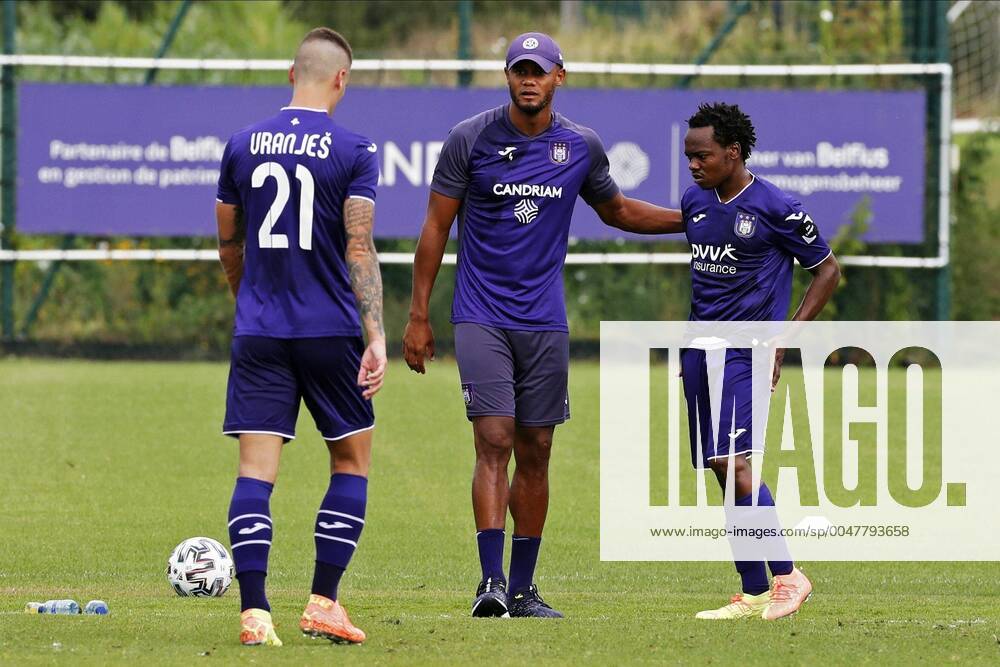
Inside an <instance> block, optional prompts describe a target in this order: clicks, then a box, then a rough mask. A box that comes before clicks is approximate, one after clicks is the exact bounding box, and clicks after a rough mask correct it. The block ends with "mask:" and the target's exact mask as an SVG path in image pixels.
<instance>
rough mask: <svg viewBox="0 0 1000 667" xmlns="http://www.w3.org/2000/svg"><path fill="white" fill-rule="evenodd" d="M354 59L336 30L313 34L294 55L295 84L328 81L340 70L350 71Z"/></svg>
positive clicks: (317, 29)
mask: <svg viewBox="0 0 1000 667" xmlns="http://www.w3.org/2000/svg"><path fill="white" fill-rule="evenodd" d="M352 59H353V56H352V53H351V45H350V44H348V43H347V40H346V39H344V37H343V36H342V35H341V34H340V33H338V32H337V31H336V30H331V29H330V28H315V29H313V30H310V31H309V34H307V35H306V36H305V39H303V40H302V43H301V44H299V49H298V51H296V52H295V64H294V68H295V82H296V84H305V85H309V84H315V83H323V82H325V81H329V80H330V79H332V78H334V77H335V76H336V75H337V73H338V72H340V71H341V70H345V69H350V68H351V61H352Z"/></svg>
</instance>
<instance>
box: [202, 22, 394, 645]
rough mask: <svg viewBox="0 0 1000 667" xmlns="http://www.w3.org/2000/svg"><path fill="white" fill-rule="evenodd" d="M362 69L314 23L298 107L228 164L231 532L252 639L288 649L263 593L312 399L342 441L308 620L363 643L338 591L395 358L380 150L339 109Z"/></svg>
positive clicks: (233, 151) (229, 156) (234, 141)
mask: <svg viewBox="0 0 1000 667" xmlns="http://www.w3.org/2000/svg"><path fill="white" fill-rule="evenodd" d="M350 67H351V47H350V45H349V44H348V43H347V40H345V39H344V38H343V37H342V36H341V35H340V34H338V33H337V32H335V31H333V30H330V29H329V28H316V29H315V30H312V31H310V32H309V34H307V35H306V36H305V39H303V40H302V43H301V44H300V45H299V48H298V51H297V52H296V54H295V62H294V64H293V65H292V68H291V70H290V71H289V74H288V77H289V80H290V82H291V83H292V84H293V86H294V89H293V93H292V100H291V102H290V103H289V105H288V106H286V107H284V108H282V109H281V110H280V111H278V113H277V114H275V115H273V116H271V117H270V118H267V119H266V120H263V121H261V122H259V123H256V124H254V125H251V126H250V127H247V128H245V129H243V130H240V131H239V132H237V133H236V134H234V135H233V136H232V138H231V139H230V140H229V143H228V144H227V145H226V149H225V153H224V155H223V158H222V166H221V173H220V176H219V189H218V204H217V205H216V215H217V218H218V226H219V254H220V257H221V259H222V263H223V266H224V268H225V271H226V277H227V279H228V281H229V285H230V287H231V289H232V292H233V294H234V295H235V297H236V324H235V329H234V331H233V344H232V360H231V365H230V371H229V387H228V390H227V394H226V418H225V424H224V426H223V432H224V433H225V434H227V435H231V436H233V437H237V438H239V446H240V459H239V476H238V478H237V480H236V488H235V489H234V491H233V496H232V502H231V504H230V506H229V537H230V541H231V546H232V551H233V559H234V560H235V563H236V576H237V579H238V580H239V585H240V599H241V604H242V610H243V613H242V628H241V633H240V641H241V642H242V643H243V644H247V645H257V644H267V645H272V646H280V645H281V641H280V640H279V639H278V637H277V635H276V634H275V632H274V625H273V623H272V621H271V614H270V606H269V605H268V601H267V596H266V595H265V591H264V580H265V577H266V575H267V562H268V553H269V551H270V548H271V538H272V534H273V524H272V521H271V512H270V496H271V491H272V489H273V488H274V482H275V479H276V477H277V474H278V462H279V458H280V455H281V451H282V448H283V447H284V444H285V443H287V442H288V441H290V440H292V439H293V438H294V437H295V422H296V418H297V415H298V410H299V402H300V401H301V400H303V399H304V400H305V403H306V406H307V407H308V409H309V412H310V413H311V414H312V417H313V420H314V421H315V423H316V427H317V429H319V432H320V434H321V435H322V437H323V439H324V440H325V441H326V445H327V448H328V449H329V452H330V472H331V476H330V484H329V488H328V489H327V491H326V495H325V496H324V497H323V500H322V503H321V504H320V509H319V512H318V514H317V516H316V523H315V529H314V535H315V543H316V567H315V573H314V576H313V583H312V594H311V595H310V596H309V601H308V604H307V605H306V608H305V611H304V612H303V614H302V618H301V621H300V623H299V627H300V628H301V629H302V631H303V632H304V633H306V634H308V635H311V636H318V637H325V638H328V639H331V640H333V641H336V642H351V643H359V642H362V641H364V639H365V633H364V632H362V631H361V630H359V629H358V628H357V627H355V626H354V624H353V623H351V621H350V619H349V618H348V616H347V612H346V610H345V609H344V608H343V607H342V606H341V605H340V603H339V601H338V594H337V588H338V584H339V583H340V578H341V575H342V574H343V573H344V570H345V569H346V568H347V564H348V562H349V561H350V559H351V556H352V555H353V553H354V550H355V548H356V547H357V544H358V538H359V537H360V535H361V530H362V528H363V527H364V524H365V518H364V517H365V507H366V504H367V489H368V466H369V462H370V459H371V443H372V429H373V428H374V425H375V415H374V412H373V409H372V404H371V398H372V396H374V395H375V393H376V392H378V390H379V388H380V387H381V386H382V381H383V377H384V373H385V368H386V352H385V332H384V329H383V326H382V280H381V277H380V274H379V266H378V257H377V256H376V254H375V246H374V243H373V241H372V226H373V222H374V211H375V185H376V183H377V181H378V164H377V161H376V159H375V145H374V144H373V143H372V142H371V141H369V140H368V139H367V138H365V137H362V136H360V135H357V134H355V133H353V132H351V131H349V130H347V129H346V128H343V127H341V126H340V125H338V124H336V123H335V122H333V120H332V119H331V115H332V114H333V111H334V109H335V108H336V106H337V104H338V102H340V100H341V99H342V98H343V96H344V91H345V89H346V87H347V81H348V76H349V74H350ZM362 330H363V331H364V334H365V336H366V337H367V341H368V342H367V347H366V345H365V342H364V339H363V338H362Z"/></svg>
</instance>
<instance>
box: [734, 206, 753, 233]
mask: <svg viewBox="0 0 1000 667" xmlns="http://www.w3.org/2000/svg"><path fill="white" fill-rule="evenodd" d="M733 231H734V232H736V235H737V236H739V237H740V238H741V239H748V238H750V237H751V236H753V233H754V232H755V231H757V216H756V215H751V214H750V213H744V212H743V211H740V212H738V213H737V214H736V224H735V225H734V226H733Z"/></svg>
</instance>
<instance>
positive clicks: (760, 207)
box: [681, 176, 830, 322]
mask: <svg viewBox="0 0 1000 667" xmlns="http://www.w3.org/2000/svg"><path fill="white" fill-rule="evenodd" d="M681 214H682V215H683V216H684V222H685V226H686V234H687V240H688V243H690V244H691V319H692V320H699V321H717V322H718V321H732V320H746V321H759V320H785V319H787V317H788V305H789V302H790V301H791V295H792V258H795V259H797V260H798V261H799V263H800V264H802V266H803V267H805V268H807V269H811V268H813V267H815V266H817V265H819V264H820V263H822V262H823V260H825V259H826V258H827V257H829V256H830V247H829V246H828V245H827V244H826V241H824V240H823V237H822V236H821V235H820V233H819V229H818V228H817V227H816V224H815V223H814V222H813V220H812V218H810V217H809V215H808V214H807V213H806V212H805V211H803V210H802V204H801V203H800V202H799V201H798V200H796V199H795V198H793V197H791V196H789V195H787V194H785V193H784V192H782V191H781V190H779V189H778V188H777V187H775V186H774V185H773V184H772V183H768V182H767V181H765V180H764V179H762V178H758V177H756V176H753V180H752V181H751V182H750V184H749V185H748V186H747V187H745V188H743V190H741V191H740V193H739V194H737V195H736V196H735V197H733V198H732V199H730V200H729V201H727V202H723V201H721V200H720V199H719V195H718V194H717V193H716V191H715V190H714V189H713V190H703V189H701V188H700V187H698V186H696V185H693V186H691V187H690V188H688V189H687V192H685V193H684V197H683V198H682V199H681Z"/></svg>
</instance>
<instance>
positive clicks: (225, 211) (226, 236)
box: [215, 202, 247, 296]
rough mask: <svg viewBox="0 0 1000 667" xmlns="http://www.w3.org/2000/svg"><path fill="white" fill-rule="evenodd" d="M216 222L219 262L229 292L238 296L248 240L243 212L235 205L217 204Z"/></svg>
mask: <svg viewBox="0 0 1000 667" xmlns="http://www.w3.org/2000/svg"><path fill="white" fill-rule="evenodd" d="M215 221H216V224H217V225H218V228H219V261H221V262H222V269H223V270H224V271H225V272H226V282H228V283H229V290H230V291H231V292H232V293H233V296H236V293H237V292H239V290H240V280H242V278H243V250H244V245H245V242H246V238H247V225H246V220H245V219H244V218H243V211H242V210H240V207H238V206H234V205H233V204H223V203H222V202H215Z"/></svg>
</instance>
